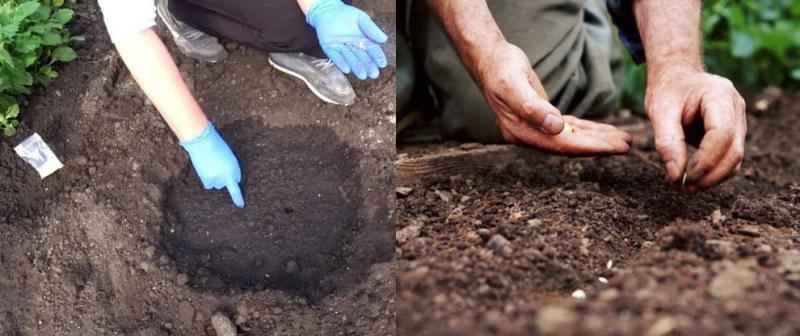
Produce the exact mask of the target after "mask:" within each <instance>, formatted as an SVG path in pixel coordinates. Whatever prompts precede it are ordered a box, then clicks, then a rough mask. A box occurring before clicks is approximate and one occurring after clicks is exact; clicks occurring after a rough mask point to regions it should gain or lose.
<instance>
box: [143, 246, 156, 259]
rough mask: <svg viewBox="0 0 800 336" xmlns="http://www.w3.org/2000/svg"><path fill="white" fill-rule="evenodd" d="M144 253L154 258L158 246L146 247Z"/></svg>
mask: <svg viewBox="0 0 800 336" xmlns="http://www.w3.org/2000/svg"><path fill="white" fill-rule="evenodd" d="M144 255H146V256H147V257H148V258H152V257H153V256H154V255H156V247H155V246H148V247H147V248H145V249H144Z"/></svg>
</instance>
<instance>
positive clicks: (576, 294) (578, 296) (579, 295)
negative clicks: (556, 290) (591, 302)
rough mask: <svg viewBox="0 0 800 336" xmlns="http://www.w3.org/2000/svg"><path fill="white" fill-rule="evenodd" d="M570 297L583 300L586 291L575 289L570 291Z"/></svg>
mask: <svg viewBox="0 0 800 336" xmlns="http://www.w3.org/2000/svg"><path fill="white" fill-rule="evenodd" d="M572 298H574V299H578V300H583V299H585V298H586V292H584V291H583V290H582V289H576V290H575V291H574V292H572Z"/></svg>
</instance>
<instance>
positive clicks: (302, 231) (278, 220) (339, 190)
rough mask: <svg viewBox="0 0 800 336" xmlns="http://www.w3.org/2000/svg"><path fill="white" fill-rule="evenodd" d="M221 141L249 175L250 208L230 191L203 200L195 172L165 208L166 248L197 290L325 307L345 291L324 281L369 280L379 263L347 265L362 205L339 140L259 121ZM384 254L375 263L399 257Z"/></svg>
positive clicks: (229, 131)
mask: <svg viewBox="0 0 800 336" xmlns="http://www.w3.org/2000/svg"><path fill="white" fill-rule="evenodd" d="M220 133H221V134H222V136H223V137H224V138H225V139H227V141H228V142H229V144H230V146H231V148H233V149H234V150H235V151H236V153H238V159H239V161H240V164H241V168H242V170H243V171H244V172H246V174H245V175H244V178H243V179H242V181H241V184H240V187H241V188H242V192H243V194H244V197H245V199H246V200H247V206H245V207H244V208H242V209H239V208H237V207H235V206H233V203H231V201H230V196H229V195H228V193H227V192H226V191H224V190H219V191H216V192H204V191H203V187H202V186H201V185H200V183H198V179H197V175H196V174H195V173H194V170H193V169H191V168H189V167H187V168H186V169H185V173H184V174H182V175H181V176H180V177H179V178H177V179H175V182H174V183H173V184H172V185H171V186H170V188H169V190H168V195H167V202H166V207H165V209H164V211H165V212H166V213H167V214H168V216H167V222H168V225H166V226H164V236H165V238H166V239H165V242H166V246H167V249H168V250H170V251H172V252H173V253H172V254H173V257H174V259H175V260H176V261H177V263H178V265H179V268H180V269H181V270H182V271H184V272H185V273H187V274H189V276H190V278H192V279H193V280H194V281H191V282H190V283H191V284H192V285H193V286H196V287H198V288H210V289H219V290H224V289H226V288H227V287H229V286H230V283H231V282H235V283H239V284H240V285H241V286H242V287H244V288H247V287H255V288H264V287H269V288H278V289H286V290H294V291H295V292H297V293H299V294H301V295H304V296H306V297H308V298H310V299H312V300H316V299H318V298H321V297H324V296H325V295H327V294H329V293H330V292H332V291H333V290H334V289H335V288H336V287H341V286H343V285H344V284H338V283H335V282H334V281H325V278H326V277H327V276H328V275H330V274H331V273H333V272H335V271H337V270H344V271H345V272H347V273H349V272H356V273H362V272H364V266H369V265H370V264H371V263H357V264H353V265H347V267H343V266H344V264H345V260H344V256H345V255H346V254H353V253H360V252H361V249H359V248H358V246H356V245H357V244H356V245H354V244H353V242H352V240H353V232H354V231H355V230H356V224H357V210H358V204H360V203H361V202H362V197H361V194H360V190H359V189H360V188H359V186H358V176H357V175H356V174H355V167H354V166H355V160H354V157H355V153H354V152H353V150H352V149H351V148H349V147H348V146H347V145H345V144H343V143H341V142H339V139H338V137H337V136H336V133H334V132H333V131H332V130H330V129H328V128H325V127H320V126H305V127H297V126H293V127H284V128H266V127H262V126H259V125H258V124H257V123H255V122H254V121H242V122H236V123H233V124H231V125H228V126H226V127H225V128H224V129H221V130H220ZM377 234H380V233H377ZM368 239H380V236H378V237H369V238H368ZM348 249H349V250H350V251H349V253H347V251H346V250H348ZM382 252H383V255H374V257H375V259H382V260H387V259H390V258H391V254H392V250H391V249H388V248H386V249H383V250H382Z"/></svg>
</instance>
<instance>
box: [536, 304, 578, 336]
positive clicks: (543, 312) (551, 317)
mask: <svg viewBox="0 0 800 336" xmlns="http://www.w3.org/2000/svg"><path fill="white" fill-rule="evenodd" d="M577 320H578V316H577V315H576V314H575V313H574V312H572V310H570V309H567V308H564V307H552V306H546V307H544V308H542V309H540V310H539V312H537V313H536V328H537V329H538V331H539V332H540V333H541V334H544V335H554V334H560V333H566V330H568V329H570V328H572V327H574V325H575V322H577Z"/></svg>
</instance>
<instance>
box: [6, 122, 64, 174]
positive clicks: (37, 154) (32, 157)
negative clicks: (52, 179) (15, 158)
mask: <svg viewBox="0 0 800 336" xmlns="http://www.w3.org/2000/svg"><path fill="white" fill-rule="evenodd" d="M14 151H15V152H17V155H19V156H20V157H21V158H22V159H23V160H25V162H27V163H28V164H30V165H31V166H33V168H34V169H36V171H37V172H38V173H39V176H41V177H42V179H44V178H45V177H47V176H48V175H50V174H52V173H54V172H55V171H56V170H59V169H61V168H62V167H64V164H63V163H61V161H60V160H58V157H56V155H55V154H54V153H53V151H52V150H50V146H48V145H47V144H46V143H45V142H44V140H42V137H41V136H39V133H33V135H31V136H29V137H28V138H27V139H25V140H24V141H22V143H20V144H19V145H17V147H14Z"/></svg>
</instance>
